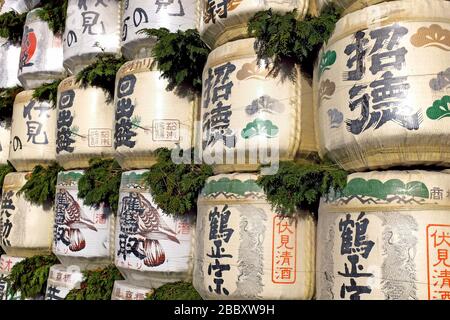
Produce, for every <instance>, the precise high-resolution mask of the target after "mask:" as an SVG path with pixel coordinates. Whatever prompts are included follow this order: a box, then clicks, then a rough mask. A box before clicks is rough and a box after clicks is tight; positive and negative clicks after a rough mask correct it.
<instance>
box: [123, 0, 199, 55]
mask: <svg viewBox="0 0 450 320" xmlns="http://www.w3.org/2000/svg"><path fill="white" fill-rule="evenodd" d="M196 6H197V0H178V1H166V2H163V1H147V0H128V1H125V2H124V4H123V6H122V53H123V55H124V56H125V57H126V58H127V59H130V60H132V59H139V58H148V57H151V55H152V54H151V49H152V47H153V46H154V44H155V42H156V41H155V39H152V38H150V39H149V38H147V37H146V36H145V35H143V34H141V33H139V31H140V30H142V29H147V28H155V29H159V28H166V29H168V30H169V31H170V32H177V31H178V30H187V29H195V28H196V24H197V12H196V11H197V10H196Z"/></svg>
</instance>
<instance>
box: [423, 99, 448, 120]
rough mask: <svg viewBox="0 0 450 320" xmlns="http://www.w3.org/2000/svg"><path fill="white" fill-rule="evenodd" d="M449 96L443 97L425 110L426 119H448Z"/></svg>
mask: <svg viewBox="0 0 450 320" xmlns="http://www.w3.org/2000/svg"><path fill="white" fill-rule="evenodd" d="M449 106H450V96H443V97H442V99H438V100H436V101H435V102H433V105H432V106H431V107H429V108H428V109H427V117H428V118H430V119H431V120H440V119H442V118H445V117H450V108H449Z"/></svg>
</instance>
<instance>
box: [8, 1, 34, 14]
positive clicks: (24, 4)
mask: <svg viewBox="0 0 450 320" xmlns="http://www.w3.org/2000/svg"><path fill="white" fill-rule="evenodd" d="M40 2H41V1H40V0H5V1H4V2H3V6H2V9H1V11H0V14H3V13H5V12H8V11H11V10H14V11H15V12H17V13H25V12H27V11H29V10H32V9H34V8H35V7H36V6H37V5H38V4H39V3H40Z"/></svg>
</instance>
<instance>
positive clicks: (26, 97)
mask: <svg viewBox="0 0 450 320" xmlns="http://www.w3.org/2000/svg"><path fill="white" fill-rule="evenodd" d="M33 92H34V90H24V91H21V92H19V93H18V94H17V95H16V98H15V99H14V104H18V103H26V102H29V101H30V100H32V99H33Z"/></svg>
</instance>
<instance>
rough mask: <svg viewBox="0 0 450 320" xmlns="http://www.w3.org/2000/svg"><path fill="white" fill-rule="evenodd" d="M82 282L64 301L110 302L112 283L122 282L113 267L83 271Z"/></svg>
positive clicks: (117, 271)
mask: <svg viewBox="0 0 450 320" xmlns="http://www.w3.org/2000/svg"><path fill="white" fill-rule="evenodd" d="M83 276H84V278H83V279H84V280H83V282H82V283H81V284H80V288H79V289H73V290H71V291H70V292H69V294H68V295H67V296H66V298H65V300H111V294H112V292H113V288H114V281H116V280H123V277H122V275H121V274H120V272H119V270H118V269H117V268H116V266H114V265H109V266H108V267H106V268H103V269H97V270H89V271H83Z"/></svg>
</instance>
